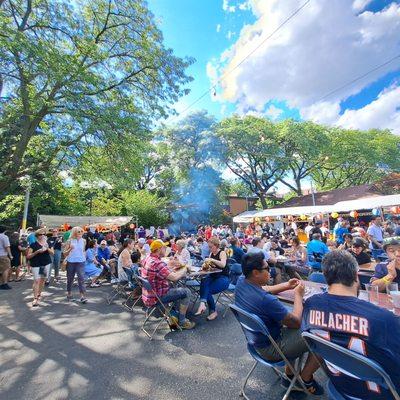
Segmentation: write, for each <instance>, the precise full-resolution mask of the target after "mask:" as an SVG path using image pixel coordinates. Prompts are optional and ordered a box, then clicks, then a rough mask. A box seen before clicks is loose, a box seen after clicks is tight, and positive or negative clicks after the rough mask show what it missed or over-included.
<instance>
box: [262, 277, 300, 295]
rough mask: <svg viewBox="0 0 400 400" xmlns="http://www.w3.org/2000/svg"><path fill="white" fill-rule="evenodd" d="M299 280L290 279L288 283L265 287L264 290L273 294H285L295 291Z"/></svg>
mask: <svg viewBox="0 0 400 400" xmlns="http://www.w3.org/2000/svg"><path fill="white" fill-rule="evenodd" d="M299 282H300V281H299V280H298V279H296V278H292V279H289V281H288V282H283V283H278V284H277V285H271V286H268V285H266V286H263V289H264V290H266V291H267V292H269V293H271V294H278V293H280V292H284V291H285V290H290V289H294V288H295V287H296V286H297V285H298V284H299Z"/></svg>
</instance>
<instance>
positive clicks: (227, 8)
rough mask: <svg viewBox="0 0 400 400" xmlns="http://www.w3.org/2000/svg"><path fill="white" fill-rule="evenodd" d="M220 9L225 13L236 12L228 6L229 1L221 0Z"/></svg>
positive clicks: (234, 7) (232, 7) (233, 7)
mask: <svg viewBox="0 0 400 400" xmlns="http://www.w3.org/2000/svg"><path fill="white" fill-rule="evenodd" d="M222 9H223V10H224V11H227V12H231V13H234V12H235V11H236V6H230V5H229V0H223V2H222Z"/></svg>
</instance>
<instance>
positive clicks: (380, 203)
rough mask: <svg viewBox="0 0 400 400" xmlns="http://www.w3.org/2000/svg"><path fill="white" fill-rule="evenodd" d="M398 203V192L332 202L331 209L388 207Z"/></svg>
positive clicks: (349, 209) (337, 210) (399, 199)
mask: <svg viewBox="0 0 400 400" xmlns="http://www.w3.org/2000/svg"><path fill="white" fill-rule="evenodd" d="M397 205H400V194H392V195H388V196H375V197H367V198H365V199H357V200H348V201H339V202H338V203H336V204H334V205H333V207H332V208H331V211H336V212H341V211H352V210H370V209H372V208H380V207H390V206H397Z"/></svg>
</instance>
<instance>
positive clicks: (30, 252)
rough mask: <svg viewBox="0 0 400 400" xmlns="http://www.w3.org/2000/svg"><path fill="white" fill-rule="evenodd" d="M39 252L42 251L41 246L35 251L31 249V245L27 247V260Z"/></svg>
mask: <svg viewBox="0 0 400 400" xmlns="http://www.w3.org/2000/svg"><path fill="white" fill-rule="evenodd" d="M39 253H43V249H42V248H40V249H38V250H36V251H33V250H32V247H28V252H27V254H26V258H27V259H28V260H30V259H31V258H33V257H35V256H36V255H37V254H39Z"/></svg>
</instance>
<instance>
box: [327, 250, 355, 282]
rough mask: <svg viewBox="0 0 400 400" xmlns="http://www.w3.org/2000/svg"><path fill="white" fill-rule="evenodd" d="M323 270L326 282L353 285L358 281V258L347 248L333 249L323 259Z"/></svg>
mask: <svg viewBox="0 0 400 400" xmlns="http://www.w3.org/2000/svg"><path fill="white" fill-rule="evenodd" d="M321 265H322V272H323V273H324V276H325V279H326V283H327V284H328V285H332V284H334V283H340V284H342V285H345V286H348V287H350V286H352V285H353V284H354V282H357V271H358V264H357V260H356V259H355V258H354V257H353V256H352V255H351V254H350V253H349V252H348V251H346V250H332V251H331V252H330V253H328V254H325V256H324V258H323V259H322V264H321Z"/></svg>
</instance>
